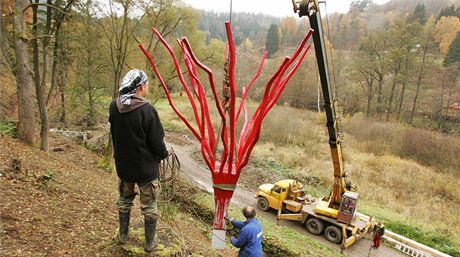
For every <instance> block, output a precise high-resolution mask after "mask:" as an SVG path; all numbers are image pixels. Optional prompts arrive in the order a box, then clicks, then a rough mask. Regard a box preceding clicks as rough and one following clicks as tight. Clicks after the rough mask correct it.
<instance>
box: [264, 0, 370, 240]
mask: <svg viewBox="0 0 460 257" xmlns="http://www.w3.org/2000/svg"><path fill="white" fill-rule="evenodd" d="M292 4H293V6H294V12H296V13H298V14H299V17H302V16H308V19H309V20H310V26H311V28H312V29H313V30H314V32H313V44H314V46H315V54H316V61H317V65H318V71H319V76H320V82H321V88H322V93H323V98H324V110H325V114H326V120H327V123H326V126H327V130H328V135H329V146H330V150H331V157H332V163H333V166H334V172H333V173H334V182H333V185H332V190H331V193H330V195H328V196H326V197H324V198H323V199H314V198H312V197H308V196H305V194H304V192H303V191H302V187H303V185H302V184H301V183H300V182H297V181H295V180H289V179H288V180H282V181H278V182H277V183H275V184H264V185H261V186H260V187H259V190H258V191H257V193H256V197H257V198H258V200H257V206H258V207H259V208H260V209H262V210H268V209H269V208H273V209H276V210H278V215H277V219H278V220H280V219H288V220H297V221H300V222H302V223H305V224H306V228H307V230H308V231H309V232H310V233H312V234H316V235H320V234H322V233H323V232H324V236H325V237H326V239H327V240H329V241H331V242H334V243H341V244H342V249H345V248H347V247H349V246H350V245H352V244H353V243H355V242H356V241H357V240H358V239H359V238H361V237H362V236H364V235H366V234H367V233H369V232H370V231H371V230H372V229H373V227H374V226H375V223H376V222H375V220H374V219H373V218H372V217H368V216H366V215H363V214H360V213H358V212H357V211H356V207H357V201H358V197H359V195H358V193H357V192H353V191H351V190H350V189H351V188H352V187H353V186H352V185H351V184H347V183H346V181H345V178H346V173H345V172H344V166H343V158H342V146H341V139H340V134H339V130H338V123H337V113H336V106H335V104H336V101H335V99H333V97H332V92H331V86H330V85H331V83H330V77H329V71H328V60H327V55H326V48H325V44H324V37H323V28H322V24H321V14H320V9H319V3H318V1H317V0H300V1H299V0H292ZM282 210H286V211H288V212H289V213H287V214H285V213H282Z"/></svg>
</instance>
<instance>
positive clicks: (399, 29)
mask: <svg viewBox="0 0 460 257" xmlns="http://www.w3.org/2000/svg"><path fill="white" fill-rule="evenodd" d="M419 31H420V24H418V23H407V21H406V19H405V18H401V19H399V20H397V21H396V22H395V23H394V24H393V25H392V26H391V28H390V30H389V31H388V33H389V35H390V36H391V38H392V41H391V42H392V44H391V46H390V48H389V50H388V57H389V67H390V71H391V72H392V73H393V74H392V75H393V81H392V84H391V90H390V95H389V99H388V102H387V106H386V110H385V112H386V119H387V120H388V119H389V117H390V115H391V114H392V113H394V112H395V111H397V113H398V117H399V116H400V114H401V110H402V105H403V103H404V97H405V92H406V87H407V84H408V82H409V76H410V74H409V73H410V69H411V67H412V64H413V62H414V60H415V55H414V54H413V51H414V48H415V47H416V44H417V41H418V34H419ZM398 84H400V85H401V89H400V93H399V99H398V98H397V97H398V96H397V92H396V90H397V85H398ZM395 100H397V102H396V106H393V103H394V102H395Z"/></svg>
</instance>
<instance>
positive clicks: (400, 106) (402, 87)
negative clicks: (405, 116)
mask: <svg viewBox="0 0 460 257" xmlns="http://www.w3.org/2000/svg"><path fill="white" fill-rule="evenodd" d="M406 84H407V82H406V81H404V82H403V84H402V86H401V93H400V97H399V104H398V119H399V118H400V117H401V110H402V106H403V103H404V93H405V91H406Z"/></svg>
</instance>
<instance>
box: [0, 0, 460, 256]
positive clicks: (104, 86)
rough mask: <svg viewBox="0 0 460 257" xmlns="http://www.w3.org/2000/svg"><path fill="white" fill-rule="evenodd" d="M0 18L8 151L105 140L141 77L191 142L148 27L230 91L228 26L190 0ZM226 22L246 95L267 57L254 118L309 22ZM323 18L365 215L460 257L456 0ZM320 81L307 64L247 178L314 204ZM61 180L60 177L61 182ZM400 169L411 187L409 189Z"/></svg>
mask: <svg viewBox="0 0 460 257" xmlns="http://www.w3.org/2000/svg"><path fill="white" fill-rule="evenodd" d="M290 4H291V3H290V1H286V5H290ZM0 16H1V17H0V22H1V23H0V29H1V34H0V41H1V42H0V47H1V57H0V60H1V65H0V84H1V91H0V135H1V138H0V139H1V140H5V141H2V144H0V146H2V147H5V146H6V145H7V143H5V142H9V143H8V145H9V144H11V145H16V144H17V143H11V142H12V141H9V139H4V138H8V137H13V138H15V139H18V140H19V141H20V142H23V143H26V144H27V145H29V146H31V147H32V148H39V149H40V150H41V151H40V152H44V153H49V152H51V153H52V152H53V151H54V150H53V149H56V146H55V143H53V142H54V141H55V140H56V139H55V138H53V137H52V136H51V133H50V131H53V130H78V131H89V133H91V131H97V130H100V129H101V128H106V127H107V126H108V107H109V104H110V103H111V101H112V100H113V99H114V98H116V97H117V96H118V90H119V88H120V82H121V80H122V78H123V76H124V75H125V74H126V72H127V71H128V70H131V69H135V68H137V69H142V70H144V71H145V72H146V73H147V75H148V77H149V78H150V79H149V83H150V89H149V90H150V92H149V95H148V99H149V100H150V101H151V102H152V104H153V105H154V106H155V108H156V109H157V110H158V112H159V115H160V117H161V119H162V121H163V125H164V127H165V130H166V131H168V133H173V134H174V133H177V134H180V135H182V134H185V135H186V136H185V137H186V138H187V137H190V133H188V132H187V130H186V128H185V126H184V125H183V124H180V122H179V119H178V118H177V117H176V116H175V115H174V114H173V112H172V110H171V109H170V108H169V106H168V105H167V100H166V96H165V94H164V91H163V89H162V87H161V84H160V82H159V81H158V79H157V78H156V76H155V73H154V71H153V70H152V67H151V65H150V63H149V61H148V60H147V58H145V56H144V54H143V53H142V52H141V51H140V50H139V47H138V44H140V43H141V44H143V45H144V46H145V48H146V50H147V51H148V52H149V53H150V54H151V55H152V56H153V58H154V60H155V63H156V65H157V67H158V68H159V71H160V73H161V74H162V76H163V79H164V80H165V83H166V84H167V88H168V89H169V90H170V91H171V93H172V95H173V97H174V98H175V100H176V101H177V102H178V103H179V106H180V107H181V108H182V111H183V113H184V115H185V116H187V117H192V116H193V114H192V113H191V110H190V109H187V108H186V107H185V106H186V103H184V100H183V99H184V98H183V97H182V96H183V94H184V89H183V88H182V84H181V82H180V81H179V78H178V77H179V76H178V74H177V73H176V69H175V68H174V65H173V64H172V60H171V58H170V56H169V53H168V51H167V50H166V49H165V48H164V47H163V46H162V44H161V42H160V41H159V40H158V38H157V37H155V35H154V34H153V33H152V31H151V29H152V28H156V29H157V30H158V31H159V33H160V34H161V35H163V37H164V38H165V39H166V40H167V41H168V42H169V43H170V44H171V45H172V46H173V49H174V51H175V53H176V54H177V55H180V53H181V48H180V47H179V46H178V45H177V44H175V40H176V39H177V38H182V37H186V38H187V39H188V41H189V42H190V44H191V46H192V47H193V51H194V53H195V54H196V56H197V58H198V59H199V60H201V61H202V63H204V64H205V65H207V66H208V67H210V68H211V69H212V70H213V71H214V75H215V76H216V80H215V81H216V83H217V84H218V86H217V88H218V89H219V88H220V85H221V82H222V81H223V80H224V61H225V60H224V56H225V54H226V44H227V36H226V31H225V26H224V23H225V22H226V21H227V20H229V17H230V13H228V12H227V13H221V12H214V11H204V10H198V9H195V8H193V7H191V6H189V5H188V4H187V3H186V2H184V1H182V0H107V1H96V0H54V1H53V0H30V1H26V0H4V1H2V2H1V15H0ZM231 17H232V20H231V28H232V30H233V35H234V42H235V45H236V55H237V56H236V58H237V64H236V77H235V80H236V83H237V84H238V87H237V94H238V95H241V94H242V92H243V90H244V89H243V87H245V86H247V85H248V84H249V83H250V82H251V79H252V78H253V76H254V73H255V72H256V71H257V69H258V67H259V63H260V60H261V59H262V56H263V55H264V53H265V52H267V53H268V55H267V60H266V61H265V67H264V70H263V71H262V73H261V76H260V78H259V80H257V81H256V82H255V83H254V85H253V88H252V89H251V91H250V94H249V95H248V108H249V109H250V110H253V109H254V108H255V107H254V106H255V105H256V103H258V102H259V101H260V100H261V99H262V98H263V95H264V86H265V82H266V81H267V80H268V79H269V76H270V75H271V74H273V72H274V70H275V68H276V67H278V65H279V64H280V63H281V62H282V60H283V59H284V57H285V56H286V55H289V54H291V53H292V52H294V49H295V48H296V47H297V45H298V44H299V43H300V41H301V40H302V38H303V37H304V36H305V34H306V33H307V31H308V30H309V28H310V26H309V22H308V19H307V18H305V17H303V18H298V17H295V16H288V17H274V16H270V15H266V14H263V13H250V12H237V13H232V14H231ZM322 19H323V21H322V23H323V27H324V33H325V40H326V52H327V57H328V59H329V63H328V65H329V67H328V68H329V69H328V70H329V73H330V76H331V81H332V89H333V90H332V91H333V96H334V99H335V100H337V109H338V115H339V116H340V119H339V121H340V122H339V124H340V129H341V131H340V132H344V134H345V139H344V140H345V144H344V145H345V146H344V149H345V150H344V151H345V153H344V158H345V162H346V165H348V167H349V168H348V169H349V170H352V171H351V172H350V175H351V176H355V177H356V181H357V182H358V183H359V184H360V185H361V190H362V191H364V192H367V193H364V194H363V196H362V202H363V207H362V209H361V210H363V211H365V212H367V213H371V214H375V215H380V217H382V218H383V219H384V220H385V221H386V222H387V224H388V228H389V229H391V230H394V231H395V232H397V233H400V234H401V235H405V236H407V237H409V238H412V239H414V240H416V241H418V242H422V243H424V244H426V245H429V246H431V247H433V248H436V249H438V250H440V251H443V252H445V253H448V254H450V255H452V256H460V251H459V250H458V249H460V248H459V246H460V236H459V235H458V233H457V232H458V229H459V227H460V223H459V221H458V217H457V216H458V209H457V208H460V201H459V199H460V198H459V197H460V190H459V188H460V187H459V184H458V183H459V177H460V162H459V161H458V156H459V155H460V139H459V136H460V1H459V0H437V1H429V0H416V1H409V0H391V1H389V2H387V3H385V4H382V5H378V4H375V3H374V2H373V1H372V0H354V1H352V2H351V5H350V8H349V11H348V12H347V13H327V12H324V13H322ZM310 43H312V42H310ZM312 47H313V46H312ZM179 59H180V58H179ZM180 65H181V66H183V67H185V65H184V64H183V63H181V64H180ZM317 69H318V68H317V65H316V60H315V56H314V51H310V52H309V53H308V54H307V56H306V58H305V60H304V62H303V63H302V64H301V66H300V68H299V69H298V70H297V72H296V74H294V76H293V77H292V79H291V81H290V82H289V83H288V85H287V87H286V89H285V90H284V92H283V94H282V95H281V97H280V99H279V101H278V103H277V105H276V106H275V107H274V108H273V110H272V111H271V112H270V114H269V115H268V117H267V121H266V122H264V125H263V129H262V133H261V137H260V143H259V145H258V146H256V147H255V150H254V157H251V162H250V167H249V168H248V169H249V170H251V171H253V170H254V171H257V172H259V170H260V169H266V170H269V171H270V172H271V173H270V175H266V174H262V173H256V174H259V175H260V176H261V177H262V176H265V177H264V178H265V179H267V177H268V178H273V177H275V178H295V179H300V180H303V181H308V183H306V187H307V188H308V190H310V191H309V192H310V193H312V194H316V195H317V196H319V195H321V194H323V193H325V192H326V191H327V190H328V185H329V184H330V183H331V181H332V177H331V176H330V175H331V174H330V172H323V171H324V170H330V169H331V167H330V166H331V164H330V163H329V162H330V156H329V150H328V149H327V143H326V141H327V140H326V136H325V130H326V129H325V126H324V125H325V123H326V121H325V118H324V117H323V116H321V115H322V111H323V100H322V95H321V88H320V84H319V75H318V71H317ZM183 70H184V71H186V69H185V68H184V69H183ZM203 76H204V73H203ZM204 86H209V85H204ZM208 96H209V97H211V93H208ZM216 116H217V115H216ZM105 136H107V135H105ZM175 137H178V136H175ZM175 137H174V136H172V138H173V139H174V140H178V139H176V138H175ZM181 138H182V137H181ZM181 140H183V139H180V140H178V141H181ZM90 148H91V147H90ZM110 148H111V147H110V141H109V140H108V137H107V138H106V137H104V138H103V140H102V143H100V145H98V146H97V147H94V148H91V150H93V151H94V152H96V153H97V155H96V157H94V156H92V155H91V156H90V157H88V158H91V159H94V158H96V159H98V161H96V162H97V167H98V168H102V169H103V170H105V171H109V172H107V173H110V172H112V174H113V163H112V160H111V158H112V156H111V154H112V153H111V149H110ZM27 151H31V150H27ZM193 154H196V153H195V152H193V153H192V155H193ZM31 155H33V154H31ZM78 155H83V156H86V153H84V154H81V153H79V154H77V156H78ZM38 156H42V158H43V159H46V158H50V157H49V156H48V155H46V154H43V155H42V154H41V153H40V154H38ZM192 157H193V156H192ZM2 158H4V156H2V155H1V154H0V160H3V159H2ZM5 158H6V157H5ZM53 158H54V157H53ZM73 158H77V157H73ZM197 159H198V158H195V161H197V162H199V160H197ZM47 160H48V159H47ZM53 165H54V164H53ZM72 165H73V164H72ZM58 166H59V165H54V166H52V167H53V169H55V173H56V174H57V173H58V172H57V171H56V170H57V169H59V167H58ZM402 171H404V174H407V177H406V176H404V177H403V178H402V177H401V173H402ZM46 172H49V171H46ZM49 174H52V173H49ZM85 174H86V173H85ZM382 174H384V175H382ZM88 176H93V175H88ZM104 176H105V175H104ZM104 176H103V177H104ZM107 176H109V175H107ZM245 176H246V175H245ZM247 176H249V177H244V178H242V179H243V182H242V183H243V187H244V186H245V185H246V189H248V190H255V189H256V188H254V186H255V185H254V183H253V182H252V184H251V179H253V181H257V182H260V178H255V175H254V177H252V175H247ZM380 176H381V180H380V179H379V177H380ZM73 179H75V178H73ZM104 179H107V180H109V179H110V178H109V177H107V178H106V177H104ZM75 181H78V180H77V179H75ZM95 187H96V186H95ZM387 189H390V190H387ZM409 191H410V192H411V193H408V192H409ZM382 192H383V193H382ZM101 194H102V193H101ZM407 194H410V195H411V196H410V197H405V195H407ZM104 197H107V196H104ZM415 202H416V203H417V204H415ZM200 204H201V203H200ZM198 205H199V204H198ZM432 206H436V209H435V210H432V209H431V207H432ZM174 208H177V207H174ZM211 215H212V214H211ZM441 215H443V217H444V219H439V217H440V216H441ZM2 218H3V216H2ZM430 221H434V222H433V223H432V224H431V223H430ZM429 223H430V224H429ZM269 233H270V232H269ZM276 233H278V232H276ZM283 233H284V232H283ZM286 233H288V232H286ZM104 236H105V235H104ZM205 240H206V238H205ZM104 249H105V248H104ZM321 249H322V248H321ZM264 250H265V249H264ZM0 253H1V252H0ZM92 253H93V252H84V254H92ZM318 254H320V255H321V254H322V252H321V253H318ZM107 256H110V254H109V255H107ZM114 256H115V255H114ZM275 256H276V254H275ZM286 256H288V255H286ZM293 256H295V255H293ZM328 256H329V255H328ZM331 256H334V255H331Z"/></svg>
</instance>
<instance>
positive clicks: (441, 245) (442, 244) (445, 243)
mask: <svg viewBox="0 0 460 257" xmlns="http://www.w3.org/2000/svg"><path fill="white" fill-rule="evenodd" d="M385 226H386V227H387V228H388V229H389V230H391V231H393V232H395V233H397V234H400V235H404V236H405V237H408V238H410V239H412V240H415V241H417V242H419V243H422V244H424V245H427V246H430V247H433V248H435V249H438V250H439V251H441V252H443V253H447V254H450V255H452V256H454V257H459V256H460V247H459V246H458V245H456V244H455V243H454V242H452V241H451V240H450V238H449V237H448V236H446V235H444V234H441V233H439V232H436V231H428V232H427V231H422V230H421V229H419V228H418V227H413V226H411V225H407V224H404V223H402V222H400V221H392V220H389V221H386V222H385Z"/></svg>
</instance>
